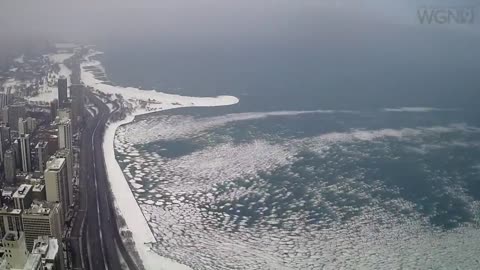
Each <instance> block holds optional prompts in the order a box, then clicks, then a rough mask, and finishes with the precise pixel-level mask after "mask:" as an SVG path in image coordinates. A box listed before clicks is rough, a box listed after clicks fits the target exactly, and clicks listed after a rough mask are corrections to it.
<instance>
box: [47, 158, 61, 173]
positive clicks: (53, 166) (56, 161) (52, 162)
mask: <svg viewBox="0 0 480 270" xmlns="http://www.w3.org/2000/svg"><path fill="white" fill-rule="evenodd" d="M64 163H65V158H58V157H53V158H50V159H49V160H48V162H47V170H49V171H58V170H60V169H62V167H63V164H64Z"/></svg>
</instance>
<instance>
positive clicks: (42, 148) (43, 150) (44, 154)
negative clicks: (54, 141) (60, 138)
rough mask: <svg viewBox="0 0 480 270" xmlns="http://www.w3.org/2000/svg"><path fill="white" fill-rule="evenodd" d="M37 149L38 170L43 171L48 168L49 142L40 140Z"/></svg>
mask: <svg viewBox="0 0 480 270" xmlns="http://www.w3.org/2000/svg"><path fill="white" fill-rule="evenodd" d="M35 149H37V158H38V170H39V171H40V172H43V171H45V169H46V167H45V165H46V164H47V159H48V142H46V141H39V142H38V143H37V146H35Z"/></svg>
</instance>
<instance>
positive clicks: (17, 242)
mask: <svg viewBox="0 0 480 270" xmlns="http://www.w3.org/2000/svg"><path fill="white" fill-rule="evenodd" d="M2 245H3V248H4V259H5V261H6V265H7V267H6V269H24V266H25V264H26V263H27V259H28V255H29V253H28V250H27V247H26V245H25V234H24V233H23V232H20V231H16V232H8V233H7V234H5V236H4V237H3V239H2Z"/></svg>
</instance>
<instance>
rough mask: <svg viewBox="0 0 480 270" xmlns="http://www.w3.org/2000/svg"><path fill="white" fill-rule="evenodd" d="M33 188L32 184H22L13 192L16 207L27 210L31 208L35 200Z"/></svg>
mask: <svg viewBox="0 0 480 270" xmlns="http://www.w3.org/2000/svg"><path fill="white" fill-rule="evenodd" d="M32 188H33V186H32V185H27V184H22V185H20V187H18V189H17V190H16V191H15V193H13V203H14V205H15V208H16V209H22V210H25V209H28V208H30V206H31V205H32V202H33V195H32Z"/></svg>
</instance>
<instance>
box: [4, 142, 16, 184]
mask: <svg viewBox="0 0 480 270" xmlns="http://www.w3.org/2000/svg"><path fill="white" fill-rule="evenodd" d="M4 157H5V158H4V161H3V168H4V169H5V182H6V183H7V184H9V185H14V184H15V182H16V174H17V162H16V158H15V152H14V151H13V150H12V149H11V148H9V149H7V151H5V156H4Z"/></svg>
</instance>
